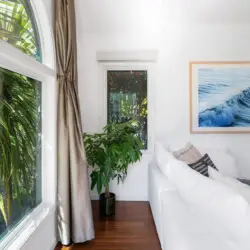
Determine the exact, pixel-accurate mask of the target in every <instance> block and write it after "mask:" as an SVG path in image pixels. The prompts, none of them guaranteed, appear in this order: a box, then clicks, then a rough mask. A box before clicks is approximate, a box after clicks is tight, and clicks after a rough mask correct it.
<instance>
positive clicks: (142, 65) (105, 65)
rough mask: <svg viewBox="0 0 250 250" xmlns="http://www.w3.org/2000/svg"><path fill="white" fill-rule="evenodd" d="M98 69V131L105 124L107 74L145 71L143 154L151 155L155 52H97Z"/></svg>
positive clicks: (152, 146)
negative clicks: (111, 71) (144, 141)
mask: <svg viewBox="0 0 250 250" xmlns="http://www.w3.org/2000/svg"><path fill="white" fill-rule="evenodd" d="M96 58H97V61H98V62H99V68H100V84H101V86H100V89H101V90H103V92H102V93H103V94H102V100H101V102H100V105H101V106H100V110H101V115H100V120H99V124H100V125H99V128H100V131H101V129H102V128H103V126H105V125H106V124H107V110H108V107H107V98H108V93H107V92H108V88H107V84H108V83H107V72H108V71H110V70H128V71H131V70H132V71H134V70H144V71H147V98H148V117H147V127H148V131H147V136H148V145H147V149H146V150H143V154H151V153H153V151H154V138H155V123H154V121H155V89H156V88H155V83H156V74H155V70H156V68H155V67H156V60H157V52H156V51H125V52H123V51H113V52H112V51H108V52H107V51H99V52H97V55H96Z"/></svg>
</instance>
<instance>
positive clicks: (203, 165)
mask: <svg viewBox="0 0 250 250" xmlns="http://www.w3.org/2000/svg"><path fill="white" fill-rule="evenodd" d="M188 165H189V167H191V168H192V169H193V170H196V171H197V172H199V173H200V174H203V175H205V176H207V177H208V166H211V167H212V168H214V169H216V170H218V169H217V168H216V166H215V165H214V163H213V161H212V160H211V158H210V157H209V155H208V154H205V155H204V156H202V157H201V158H200V159H199V160H198V161H196V162H194V163H192V164H188Z"/></svg>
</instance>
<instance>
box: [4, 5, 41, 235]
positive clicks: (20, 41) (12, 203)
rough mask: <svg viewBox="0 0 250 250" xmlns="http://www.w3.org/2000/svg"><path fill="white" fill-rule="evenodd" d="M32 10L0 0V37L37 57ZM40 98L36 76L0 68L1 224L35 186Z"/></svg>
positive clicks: (7, 224) (30, 194) (12, 213)
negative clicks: (34, 77)
mask: <svg viewBox="0 0 250 250" xmlns="http://www.w3.org/2000/svg"><path fill="white" fill-rule="evenodd" d="M31 14H32V13H31V12H30V6H29V3H28V1H26V0H8V1H7V0H0V39H1V40H4V41H6V42H8V43H9V44H11V45H12V46H14V47H16V48H18V49H20V50H21V51H23V52H24V53H26V54H28V55H30V56H32V57H37V58H38V59H39V60H40V59H41V57H40V45H39V37H38V36H36V34H37V33H36V32H34V29H33V28H34V23H33V22H32V19H31V18H30V16H31ZM40 98H41V97H40V91H39V90H38V86H37V84H36V82H35V80H33V79H30V78H27V77H25V76H22V75H19V74H17V73H14V72H11V71H8V70H5V69H2V68H0V212H1V213H0V226H1V216H2V217H3V219H4V222H5V224H6V226H7V227H8V226H10V225H11V224H12V222H13V215H14V214H15V213H18V212H19V213H20V210H19V209H16V207H17V206H18V207H23V203H24V200H25V199H26V200H27V199H28V197H30V196H32V195H33V194H32V192H34V190H35V185H36V151H37V150H38V148H37V145H38V144H39V143H38V140H40V139H39V136H38V133H39V122H40V121H39V112H38V109H37V105H38V102H39V100H40ZM33 196H34V195H33ZM14 210H16V211H14ZM0 234H1V232H0Z"/></svg>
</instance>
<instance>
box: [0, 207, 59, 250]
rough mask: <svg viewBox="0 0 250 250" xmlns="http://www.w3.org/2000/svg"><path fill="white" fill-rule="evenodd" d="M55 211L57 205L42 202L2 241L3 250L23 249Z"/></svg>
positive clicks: (0, 243)
mask: <svg viewBox="0 0 250 250" xmlns="http://www.w3.org/2000/svg"><path fill="white" fill-rule="evenodd" d="M54 212H55V206H53V205H50V204H46V203H41V204H40V205H38V207H36V208H35V209H34V210H33V211H32V212H31V213H30V214H28V215H27V216H26V217H25V218H24V219H23V220H22V221H21V222H20V223H19V224H18V225H17V226H16V227H15V228H14V229H13V230H12V231H11V232H10V233H9V234H8V235H7V236H5V237H4V239H3V240H2V241H1V242H0V249H1V250H13V249H21V247H22V246H23V245H24V244H25V242H26V241H27V240H28V239H29V238H30V236H31V235H32V234H33V233H34V232H35V230H36V229H37V228H38V227H39V225H40V224H41V223H42V222H43V221H44V220H45V219H46V218H47V217H48V216H49V215H50V214H51V213H54Z"/></svg>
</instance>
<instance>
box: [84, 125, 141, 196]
mask: <svg viewBox="0 0 250 250" xmlns="http://www.w3.org/2000/svg"><path fill="white" fill-rule="evenodd" d="M136 129H137V123H136V122H135V121H129V122H125V123H120V124H115V123H111V124H108V125H107V126H105V127H104V128H103V131H104V133H99V134H87V133H85V134H84V145H85V151H86V156H87V160H88V164H89V165H90V166H91V167H92V168H93V171H92V173H91V175H90V177H91V189H94V188H95V186H96V187H97V191H98V193H99V194H100V193H101V192H102V189H103V188H105V197H109V196H110V193H109V183H110V181H111V180H114V179H117V181H118V184H119V182H120V181H122V182H124V180H125V178H126V176H127V170H128V166H129V164H132V163H135V162H137V161H138V160H140V158H141V156H142V153H141V148H142V146H143V145H142V141H141V140H140V139H139V137H138V135H137V134H136Z"/></svg>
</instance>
